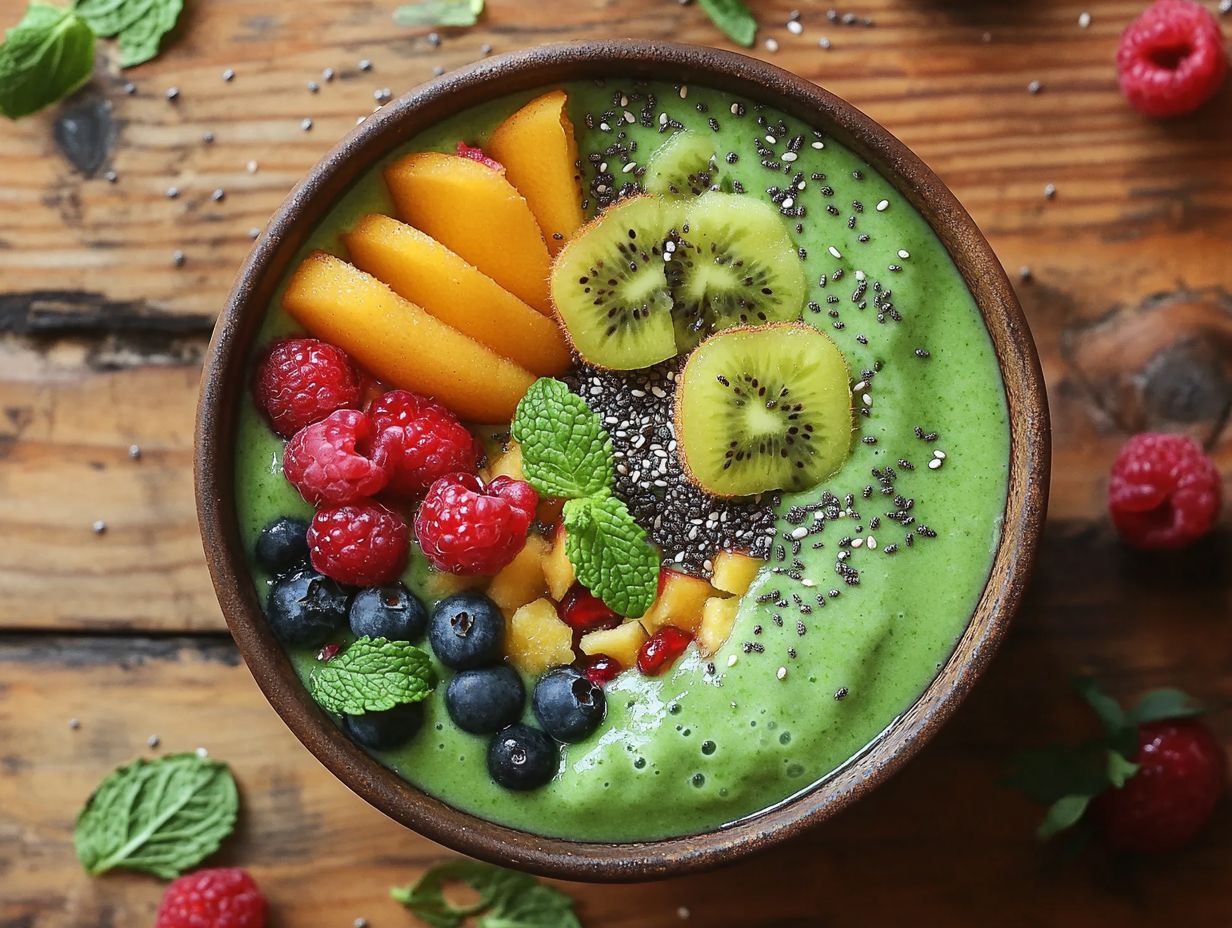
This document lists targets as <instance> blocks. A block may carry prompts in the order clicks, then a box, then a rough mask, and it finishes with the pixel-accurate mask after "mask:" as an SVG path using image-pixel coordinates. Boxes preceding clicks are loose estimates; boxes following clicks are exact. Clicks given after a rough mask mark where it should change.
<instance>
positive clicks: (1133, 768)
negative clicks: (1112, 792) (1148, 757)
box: [1107, 751, 1138, 789]
mask: <svg viewBox="0 0 1232 928" xmlns="http://www.w3.org/2000/svg"><path fill="white" fill-rule="evenodd" d="M1137 772H1138V765H1137V764H1135V763H1134V762H1133V761H1131V760H1129V759H1128V758H1126V757H1125V755H1124V754H1121V753H1120V752H1119V751H1109V752H1108V766H1107V774H1108V782H1109V783H1110V784H1111V785H1112V786H1113V788H1114V789H1120V788H1121V787H1122V786H1124V785H1125V781H1126V780H1128V779H1129V778H1130V777H1132V776H1133V775H1134V774H1135V773H1137Z"/></svg>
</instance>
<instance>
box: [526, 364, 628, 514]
mask: <svg viewBox="0 0 1232 928" xmlns="http://www.w3.org/2000/svg"><path fill="white" fill-rule="evenodd" d="M512 431H513V437H514V438H516V439H517V440H518V441H519V442H520V443H521V445H522V470H523V472H524V473H525V474H526V479H527V481H528V482H529V483H530V485H531V486H533V487H534V488H535V489H536V490H538V491H539V492H540V493H542V494H544V495H545V496H563V497H565V498H566V499H577V498H579V497H583V496H595V495H599V494H604V493H608V492H609V491H610V487H611V484H612V440H611V438H610V437H608V434H607V432H606V431H605V430H604V428H603V422H602V420H601V419H600V418H599V416H598V414H597V413H594V412H592V411H591V409H590V407H589V406H587V405H586V401H585V400H583V399H582V398H581V397H580V396H578V395H577V394H576V393H573V392H571V391H570V390H569V388H568V387H567V386H565V385H564V384H563V383H561V382H560V381H559V380H553V379H552V378H551V377H541V378H539V379H538V380H536V381H535V382H534V383H533V384H531V387H530V389H529V390H527V391H526V395H525V396H524V397H522V400H521V402H519V403H518V408H517V412H516V413H515V414H514V417H513V427H512Z"/></svg>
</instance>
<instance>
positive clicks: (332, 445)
mask: <svg viewBox="0 0 1232 928" xmlns="http://www.w3.org/2000/svg"><path fill="white" fill-rule="evenodd" d="M372 435H373V432H372V423H371V422H369V421H368V418H367V416H365V415H364V414H363V413H362V412H356V411H355V410H354V409H340V410H338V411H337V412H335V413H330V414H329V415H328V416H326V418H325V419H324V420H323V421H321V422H316V423H314V424H312V425H309V426H306V427H305V428H302V429H300V430H299V431H298V432H296V433H295V435H294V436H293V437H292V438H291V440H290V441H289V442H287V447H286V449H285V450H284V451H283V452H282V472H283V474H284V475H285V476H286V478H287V480H289V481H291V484H292V486H294V487H295V489H297V490H299V493H300V496H302V497H303V498H304V499H306V500H307V501H308V502H310V503H312V504H313V505H314V506H320V505H321V504H322V503H328V504H332V505H335V506H337V505H341V504H342V503H352V502H354V501H355V500H359V499H365V498H367V497H369V496H375V495H376V494H377V493H380V492H381V490H383V489H384V488H385V484H386V483H387V482H388V481H389V472H388V469H387V466H386V460H385V457H386V452H385V451H384V449H383V448H381V447H379V446H378V447H377V448H375V449H373V452H372V456H371V457H369V453H368V449H369V448H370V446H371V444H372Z"/></svg>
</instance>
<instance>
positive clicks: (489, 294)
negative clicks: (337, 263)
mask: <svg viewBox="0 0 1232 928" xmlns="http://www.w3.org/2000/svg"><path fill="white" fill-rule="evenodd" d="M342 238H343V241H345V242H346V246H347V249H348V250H349V251H350V253H351V261H353V262H354V263H355V265H356V267H358V268H359V269H360V270H362V271H367V272H368V273H369V274H371V275H372V276H373V277H376V278H379V279H380V280H383V281H385V283H387V284H389V286H390V287H391V288H392V289H393V291H394V292H395V293H397V294H398V295H399V296H402V297H405V298H406V299H408V300H410V301H411V302H412V303H415V304H418V305H419V306H422V307H423V308H424V309H426V310H427V311H428V312H430V313H431V314H432V315H434V316H436V318H437V319H440V320H441V322H444V323H445V324H446V325H451V326H453V327H454V328H455V329H457V330H458V331H459V332H461V333H462V334H463V335H469V336H470V337H471V338H473V339H474V340H475V341H477V342H479V343H481V344H484V345H487V346H488V347H489V348H491V349H492V350H493V351H495V352H496V353H498V354H503V355H505V356H506V357H508V358H510V359H512V360H513V361H515V362H516V363H518V364H521V365H522V366H523V367H525V368H527V369H528V370H531V371H533V372H534V373H536V374H545V375H550V374H559V373H561V372H562V371H564V370H565V369H566V368H567V367H568V366H569V360H570V359H569V348H568V345H567V343H566V342H565V336H564V333H563V332H561V330H560V327H559V326H558V325H556V323H555V322H553V321H552V320H551V319H549V318H548V317H546V316H544V315H543V314H542V313H539V312H536V311H535V310H534V309H532V308H531V307H529V306H527V305H526V304H525V303H523V302H522V301H521V300H519V299H518V298H517V297H516V296H514V295H513V294H512V293H510V292H509V291H508V290H506V289H505V288H504V287H502V286H500V284H498V283H497V282H496V281H494V280H493V279H492V278H491V277H489V276H488V275H487V274H484V273H483V272H482V271H480V270H479V269H478V268H477V267H475V266H474V265H472V264H468V263H467V262H466V261H465V260H463V259H462V258H461V257H459V256H458V255H456V254H454V253H453V252H452V251H450V250H449V249H448V248H446V247H445V246H444V245H442V244H441V243H440V242H438V241H436V240H435V239H433V238H431V237H430V236H427V235H425V234H424V233H422V232H420V231H419V230H418V229H416V228H414V227H413V226H408V225H406V224H405V223H401V222H398V220H396V219H391V218H390V217H389V216H382V215H380V214H374V215H371V216H365V217H364V218H363V219H361V220H360V221H359V223H358V224H357V225H356V226H355V228H353V229H352V230H351V231H350V232H348V233H347V234H346V235H344V236H343V237H342Z"/></svg>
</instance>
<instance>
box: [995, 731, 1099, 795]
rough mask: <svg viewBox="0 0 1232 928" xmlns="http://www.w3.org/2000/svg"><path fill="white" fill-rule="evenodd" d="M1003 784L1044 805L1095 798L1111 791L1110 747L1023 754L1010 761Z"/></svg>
mask: <svg viewBox="0 0 1232 928" xmlns="http://www.w3.org/2000/svg"><path fill="white" fill-rule="evenodd" d="M1002 785H1004V786H1009V787H1012V788H1014V789H1018V790H1021V791H1022V792H1024V793H1026V794H1027V796H1029V797H1030V798H1031V799H1033V800H1034V801H1035V802H1040V803H1052V802H1056V801H1057V800H1059V799H1061V798H1063V797H1065V796H1071V795H1083V796H1094V795H1096V794H1097V793H1101V792H1103V791H1104V790H1105V789H1107V788H1108V761H1107V748H1106V747H1105V746H1104V745H1103V744H1102V743H1101V742H1089V743H1087V744H1080V745H1068V744H1050V745H1047V746H1045V747H1042V748H1037V749H1035V750H1031V751H1023V752H1021V753H1020V754H1018V755H1017V756H1016V757H1015V758H1014V759H1013V760H1012V761H1011V762H1010V771H1009V773H1008V774H1007V775H1006V777H1005V778H1004V779H1003V780H1002Z"/></svg>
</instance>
